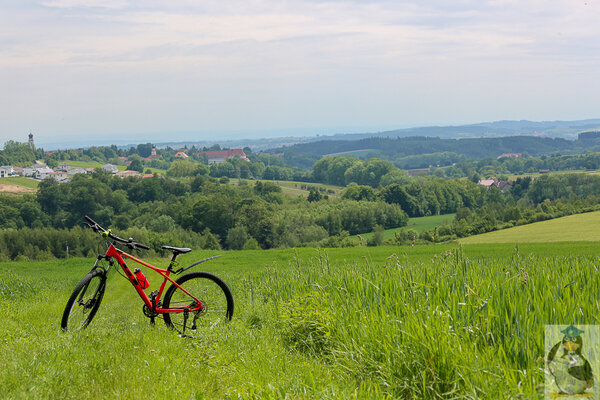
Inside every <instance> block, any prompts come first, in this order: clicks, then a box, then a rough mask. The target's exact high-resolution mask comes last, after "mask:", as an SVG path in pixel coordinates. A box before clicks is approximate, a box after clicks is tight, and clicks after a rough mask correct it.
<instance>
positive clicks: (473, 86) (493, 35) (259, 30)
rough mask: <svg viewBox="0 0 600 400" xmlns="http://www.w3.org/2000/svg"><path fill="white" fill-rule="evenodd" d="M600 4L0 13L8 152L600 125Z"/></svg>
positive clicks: (1, 133) (77, 4) (293, 5)
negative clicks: (72, 143)
mask: <svg viewBox="0 0 600 400" xmlns="http://www.w3.org/2000/svg"><path fill="white" fill-rule="evenodd" d="M599 17H600V0H581V1H571V0H544V1H541V0H526V1H522V0H495V1H483V0H473V1H471V0H433V1H427V0H420V1H417V0H414V1H377V0H375V1H345V0H332V1H309V0H299V1H281V0H279V1H271V0H264V1H261V0H243V1H237V0H231V1H213V0H171V1H161V0H155V1H150V0H132V1H129V0H103V1H102V0H45V1H44V0H38V1H32V0H2V2H1V3H0V144H1V143H3V142H4V141H6V140H8V139H17V140H24V139H25V137H26V135H27V133H29V132H30V131H31V132H33V133H34V135H35V136H36V139H37V140H38V141H39V142H40V143H44V142H53V141H54V142H55V141H57V140H70V139H73V140H74V139H82V138H84V139H88V138H89V139H90V140H91V139H94V140H107V141H111V140H117V139H119V140H131V141H134V140H145V139H148V140H155V141H158V140H161V139H165V140H189V139H216V140H218V139H220V138H239V137H266V136H282V135H286V134H294V135H302V136H308V135H315V134H317V133H321V134H323V133H333V132H356V131H362V132H364V131H378V130H383V129H390V128H395V127H408V126H421V125H433V124H459V123H474V122H481V121H493V120H500V119H531V120H555V119H562V120H568V119H584V118H595V117H600V112H599V110H598V105H599V104H600V101H599V100H600V40H599V39H598V38H599V37H600V23H598V20H599Z"/></svg>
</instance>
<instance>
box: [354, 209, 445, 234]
mask: <svg viewBox="0 0 600 400" xmlns="http://www.w3.org/2000/svg"><path fill="white" fill-rule="evenodd" d="M455 215H456V214H445V215H431V216H429V217H416V218H411V219H409V220H408V225H407V226H403V227H402V228H394V229H386V230H385V231H384V233H383V240H387V239H392V238H393V237H394V234H395V233H396V232H399V231H401V230H403V229H404V230H406V229H412V230H415V231H417V232H419V233H420V232H423V231H427V230H430V229H433V228H435V227H436V226H440V225H442V224H444V223H450V222H452V220H453V219H454V216H455ZM360 236H361V237H362V238H363V239H364V240H368V239H370V238H371V237H372V236H373V232H369V233H362V234H361V235H360ZM351 237H352V238H356V239H357V240H358V235H353V236H351Z"/></svg>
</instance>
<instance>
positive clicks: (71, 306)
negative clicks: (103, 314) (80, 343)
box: [60, 269, 106, 331]
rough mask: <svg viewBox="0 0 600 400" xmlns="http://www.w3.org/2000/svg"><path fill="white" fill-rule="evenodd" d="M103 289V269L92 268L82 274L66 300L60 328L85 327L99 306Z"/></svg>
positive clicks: (65, 329)
mask: <svg viewBox="0 0 600 400" xmlns="http://www.w3.org/2000/svg"><path fill="white" fill-rule="evenodd" d="M105 289H106V274H105V272H104V271H102V270H99V269H94V270H92V271H90V272H89V273H88V274H87V275H86V276H84V277H83V279H82V280H81V281H79V283H78V284H77V286H75V290H73V293H72V294H71V297H69V300H68V301H67V306H66V307H65V311H64V312H63V317H62V321H61V324H60V326H61V328H62V329H63V330H64V331H67V330H69V329H71V330H81V329H84V328H86V327H87V326H88V325H89V324H90V322H92V319H94V316H95V315H96V313H97V312H98V308H100V303H102V298H103V297H104V290H105Z"/></svg>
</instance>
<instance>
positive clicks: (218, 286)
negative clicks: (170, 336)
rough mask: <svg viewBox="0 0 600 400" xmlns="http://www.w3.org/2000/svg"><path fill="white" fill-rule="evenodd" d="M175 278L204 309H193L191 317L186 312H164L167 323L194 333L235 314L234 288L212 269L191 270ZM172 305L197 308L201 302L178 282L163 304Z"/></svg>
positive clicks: (168, 292) (179, 329) (190, 334)
mask: <svg viewBox="0 0 600 400" xmlns="http://www.w3.org/2000/svg"><path fill="white" fill-rule="evenodd" d="M175 282H176V283H177V284H178V285H179V286H181V287H182V288H183V289H184V290H186V291H187V292H188V293H190V294H191V295H192V296H194V297H195V298H196V299H198V300H200V302H201V304H202V309H201V310H199V311H195V312H190V313H189V314H188V317H187V320H185V314H184V313H183V312H178V313H165V314H164V320H165V324H166V325H167V326H169V327H171V328H173V329H175V330H176V331H177V332H179V333H180V334H182V335H186V336H192V337H194V336H196V335H197V334H199V333H200V332H201V331H202V330H203V329H211V328H213V327H215V326H217V325H218V324H219V323H223V322H228V321H230V320H231V318H232V317H233V296H232V295H231V290H229V287H228V286H227V284H226V283H225V282H223V280H222V279H221V278H219V277H218V276H216V275H214V274H211V273H209V272H202V271H198V272H190V273H189V274H185V275H183V276H181V277H180V278H179V279H177V280H176V281H175ZM169 307H190V308H197V302H196V301H195V300H194V299H193V298H192V297H190V296H189V295H187V294H186V293H185V292H183V291H182V290H181V289H179V288H178V287H177V286H175V285H171V286H170V287H169V289H168V290H167V292H166V293H165V298H164V303H163V308H169ZM184 326H185V329H184Z"/></svg>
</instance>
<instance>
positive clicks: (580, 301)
mask: <svg viewBox="0 0 600 400" xmlns="http://www.w3.org/2000/svg"><path fill="white" fill-rule="evenodd" d="M597 248H598V246H597V243H595V242H589V243H588V242H577V243H552V244H545V243H537V244H535V243H534V244H523V245H519V246H518V248H516V247H515V245H514V244H482V245H466V246H464V247H460V246H457V245H431V246H415V247H413V248H411V247H376V248H365V247H357V248H350V249H331V250H327V251H324V250H315V249H298V250H293V249H289V250H270V251H237V252H224V253H223V254H224V257H221V258H219V259H216V260H213V261H210V262H208V263H206V264H203V266H206V267H204V268H203V269H206V270H209V271H212V272H215V273H217V274H218V275H221V276H222V277H223V278H224V279H225V280H226V281H227V282H228V283H229V284H230V286H231V288H232V291H233V294H234V297H235V302H236V309H235V313H234V319H233V321H232V322H231V323H230V324H228V325H225V326H217V327H215V328H214V329H212V330H207V331H206V332H205V335H204V336H203V337H202V338H201V339H197V340H190V339H181V338H178V337H177V336H176V335H175V334H174V333H172V332H171V331H169V330H168V329H166V328H165V326H164V324H162V321H158V323H157V325H156V326H155V327H151V326H149V324H148V320H147V319H146V318H145V317H144V316H143V315H142V310H141V302H140V301H139V299H138V298H137V296H136V294H135V293H134V291H133V289H132V288H131V287H129V286H128V285H129V283H128V282H126V281H125V280H124V279H123V278H121V277H120V276H119V275H118V274H116V273H115V272H114V271H113V272H112V273H111V274H110V276H109V280H108V289H107V292H106V295H105V297H104V300H103V303H102V306H101V308H100V311H99V312H98V315H97V316H96V318H95V320H94V321H93V322H92V324H91V325H90V327H89V328H88V329H87V330H85V331H83V332H68V333H62V332H60V330H59V328H58V327H59V324H60V317H61V314H62V311H63V307H64V305H65V303H66V301H67V298H68V297H69V295H70V293H71V291H72V289H73V287H74V286H75V284H76V283H77V282H78V280H79V279H80V278H81V277H82V276H83V275H84V274H85V273H86V272H87V271H88V270H89V269H90V266H91V264H92V260H89V259H70V260H61V261H48V262H28V263H17V262H13V263H1V264H0V305H1V307H0V320H1V321H2V325H1V327H0V336H1V337H2V339H1V340H0V368H1V369H2V374H0V391H1V392H2V393H0V397H1V398H9V399H20V398H27V399H32V398H33V399H36V398H64V399H71V398H77V399H80V398H82V399H87V398H122V399H139V398H161V399H166V398H176V399H190V398H191V399H220V398H229V399H239V398H242V399H262V398H267V399H323V398H330V399H340V398H343V399H345V398H360V399H384V398H399V399H404V398H425V399H440V398H448V399H450V398H452V399H458V398H464V399H477V398H480V399H507V398H536V397H539V396H541V393H542V389H541V386H540V385H541V384H542V383H543V381H544V373H543V366H544V364H543V356H544V352H545V349H544V341H543V338H544V325H545V324H569V323H574V324H598V323H599V321H598V319H599V318H598V315H600V312H599V311H600V301H599V300H600V298H599V297H600V295H599V293H600V285H599V283H600V279H599V275H598V269H599V268H600V258H598V256H597ZM212 254H215V253H214V252H193V253H191V254H188V255H185V256H183V257H181V264H182V265H186V264H187V263H190V262H192V261H194V260H196V259H198V258H202V257H205V256H208V255H212ZM159 261H160V260H159ZM163 262H164V260H163ZM196 269H198V268H196ZM147 276H148V278H149V280H150V283H151V285H152V286H151V288H150V289H155V288H156V286H157V285H158V282H157V280H158V279H157V276H156V275H153V274H152V273H150V272H148V273H147ZM540 398H541V397H540Z"/></svg>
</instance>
